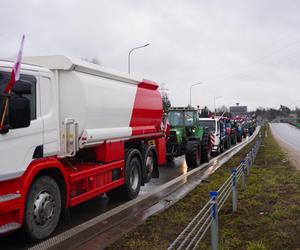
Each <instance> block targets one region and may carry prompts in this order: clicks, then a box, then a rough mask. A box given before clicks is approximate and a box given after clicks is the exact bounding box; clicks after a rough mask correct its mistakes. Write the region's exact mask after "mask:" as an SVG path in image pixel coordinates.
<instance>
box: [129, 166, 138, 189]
mask: <svg viewBox="0 0 300 250" xmlns="http://www.w3.org/2000/svg"><path fill="white" fill-rule="evenodd" d="M138 183H139V171H138V169H137V166H134V167H133V168H132V170H131V176H130V186H131V188H132V189H133V190H135V189H136V188H137V187H138Z"/></svg>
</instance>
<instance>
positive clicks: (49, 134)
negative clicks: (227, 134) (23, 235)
mask: <svg viewBox="0 0 300 250" xmlns="http://www.w3.org/2000/svg"><path fill="white" fill-rule="evenodd" d="M12 67H13V62H10V61H0V93H3V89H4V88H5V85H6V84H7V82H8V81H9V77H10V72H11V68H12ZM9 96H10V97H8V95H2V98H1V99H0V105H1V106H0V117H2V114H3V111H4V107H3V106H4V105H3V103H4V101H3V100H6V99H7V98H8V99H9V102H8V103H9V105H8V114H7V116H6V118H5V124H4V125H5V126H4V127H5V129H2V130H1V132H2V133H1V134H0V234H3V233H7V232H10V231H13V230H16V229H17V228H20V227H21V226H22V225H23V227H24V229H25V231H26V232H27V234H28V235H29V237H30V238H31V239H33V240H41V239H44V238H45V237H48V236H49V235H50V234H51V233H52V232H53V231H54V229H55V228H56V226H57V224H58V221H59V218H60V216H61V214H62V211H63V210H64V209H66V208H70V207H74V206H76V205H78V204H79V203H82V202H84V201H87V200H89V199H91V198H94V197H96V196H99V195H101V194H103V193H106V194H107V195H108V196H110V197H119V198H127V199H133V198H135V197H136V196H137V195H138V193H139V190H140V186H141V185H144V183H147V182H148V181H149V180H150V178H151V177H158V175H159V170H158V166H159V165H160V164H162V163H164V162H165V136H164V131H163V128H162V114H163V108H162V99H161V96H160V93H159V91H158V85H157V84H156V83H154V82H151V81H148V80H144V79H138V78H134V77H131V76H129V75H127V74H120V73H116V72H114V71H112V70H107V69H105V68H103V67H102V66H99V65H95V64H91V63H88V62H85V61H82V60H78V59H73V58H69V57H65V56H46V57H31V58H24V59H23V64H22V65H21V77H20V80H19V81H18V82H16V83H15V85H14V86H13V88H12V93H11V94H10V95H9Z"/></svg>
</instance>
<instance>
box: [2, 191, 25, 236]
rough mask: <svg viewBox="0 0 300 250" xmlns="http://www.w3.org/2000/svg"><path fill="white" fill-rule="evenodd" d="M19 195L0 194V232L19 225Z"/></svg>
mask: <svg viewBox="0 0 300 250" xmlns="http://www.w3.org/2000/svg"><path fill="white" fill-rule="evenodd" d="M20 206H21V195H18V194H8V195H2V196H0V234H4V233H8V232H10V231H14V230H16V229H18V228H20V227H21V223H20V222H19V217H20V216H19V215H20Z"/></svg>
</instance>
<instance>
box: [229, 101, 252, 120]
mask: <svg viewBox="0 0 300 250" xmlns="http://www.w3.org/2000/svg"><path fill="white" fill-rule="evenodd" d="M229 111H230V113H231V115H232V117H236V116H245V115H247V112H248V110H247V106H240V104H239V103H237V104H236V106H231V107H229Z"/></svg>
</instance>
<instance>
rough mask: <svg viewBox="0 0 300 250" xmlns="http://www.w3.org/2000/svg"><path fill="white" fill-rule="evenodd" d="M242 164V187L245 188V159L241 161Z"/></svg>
mask: <svg viewBox="0 0 300 250" xmlns="http://www.w3.org/2000/svg"><path fill="white" fill-rule="evenodd" d="M241 165H242V188H243V189H245V188H246V181H245V160H242V161H241Z"/></svg>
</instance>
